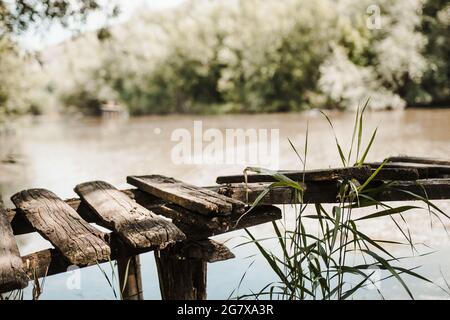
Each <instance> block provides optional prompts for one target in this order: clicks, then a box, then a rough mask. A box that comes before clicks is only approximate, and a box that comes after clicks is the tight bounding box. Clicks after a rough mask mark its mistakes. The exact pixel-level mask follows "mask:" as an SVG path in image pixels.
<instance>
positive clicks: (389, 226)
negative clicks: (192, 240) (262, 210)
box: [0, 109, 450, 299]
mask: <svg viewBox="0 0 450 320" xmlns="http://www.w3.org/2000/svg"><path fill="white" fill-rule="evenodd" d="M330 118H331V119H332V121H333V124H334V127H335V131H336V135H337V137H338V138H339V139H340V141H341V142H342V143H343V145H344V146H346V143H345V142H349V141H350V137H351V134H352V128H353V122H354V114H352V113H341V112H331V113H330ZM195 121H197V122H195ZM198 121H201V122H198ZM200 123H201V126H202V128H201V130H202V132H203V133H206V131H207V130H208V129H210V128H215V129H218V131H217V130H216V131H215V133H217V132H222V133H224V134H225V132H226V130H227V129H245V130H247V129H250V130H254V129H257V130H259V129H263V130H264V129H267V130H269V132H272V131H270V129H275V130H277V129H278V130H279V131H277V134H278V136H279V142H278V143H279V147H278V148H276V149H275V150H271V151H270V152H269V155H268V156H267V157H265V158H264V159H262V158H261V159H259V160H260V161H266V160H268V157H269V158H270V160H271V161H272V160H273V161H272V162H271V163H270V164H272V165H273V164H276V167H278V168H280V169H300V168H301V164H300V162H299V160H298V158H297V156H296V154H295V152H294V151H293V150H292V148H291V147H290V145H289V143H288V140H287V138H290V139H291V141H292V142H293V143H294V144H295V145H296V146H297V147H298V148H299V149H300V150H303V144H304V141H305V135H306V127H307V123H308V128H309V130H308V156H307V168H308V169H315V168H327V167H336V166H339V165H341V164H340V158H339V155H338V151H337V149H336V146H335V140H334V136H333V134H332V131H331V129H330V127H329V125H328V123H327V122H326V120H325V119H324V117H323V116H322V115H321V114H320V113H317V112H304V113H292V114H261V115H219V116H217V115H216V116H181V115H172V116H149V117H140V118H109V119H101V118H77V117H74V118H24V119H18V120H16V121H12V122H10V123H8V124H7V128H8V130H7V132H3V133H2V134H1V135H0V143H1V144H0V159H3V160H4V161H3V162H2V163H1V164H0V172H1V175H0V193H1V194H2V195H3V199H4V201H5V203H6V205H7V206H12V204H11V202H10V201H9V198H10V196H11V195H13V194H14V193H15V192H17V191H20V190H22V189H26V188H32V187H40V188H47V189H49V190H52V191H53V192H55V193H56V194H57V195H59V196H60V197H61V198H70V197H74V196H75V193H74V192H73V187H74V186H75V185H76V184H78V183H81V182H84V181H89V180H105V181H108V182H110V183H112V184H113V185H115V186H116V187H118V188H127V187H129V185H127V184H126V181H125V177H126V176H127V175H132V174H152V173H159V174H162V175H168V176H172V177H176V178H178V179H180V180H183V181H186V182H189V183H192V184H196V185H212V184H214V182H215V178H216V177H217V176H218V175H224V174H237V173H241V172H242V170H243V168H244V166H245V164H244V163H224V162H221V161H217V162H216V163H204V162H203V163H200V162H199V163H179V162H180V161H174V155H173V149H174V147H175V146H176V145H177V143H178V142H177V141H173V139H172V138H173V134H174V132H182V133H183V132H184V133H186V132H190V133H191V134H192V136H191V139H192V143H193V144H195V141H196V140H199V139H200V140H201V139H202V138H204V137H198V136H196V135H195V132H194V131H195V130H196V129H195V128H194V127H195V125H197V126H198V124H200ZM377 126H378V127H379V129H378V134H377V138H376V140H375V142H374V145H373V147H372V149H371V151H370V152H369V154H368V157H367V160H372V161H381V160H383V159H384V158H386V157H387V156H390V155H399V154H406V155H415V156H427V157H437V158H444V159H449V158H450V109H433V110H422V109H407V110H405V111H386V112H375V113H367V114H366V116H365V121H364V129H365V139H364V142H365V144H366V143H367V141H368V140H369V138H370V134H371V132H372V131H373V130H374V129H375V127H377ZM180 129H181V130H183V129H187V130H183V131H180ZM197 129H198V128H197ZM177 130H178V131H177ZM258 132H260V131H258ZM347 144H348V143H347ZM236 147H237V148H238V149H239V148H243V147H244V146H239V145H238V146H236ZM199 150H200V151H201V150H204V149H201V148H200V149H195V148H194V151H193V156H194V158H195V157H197V156H198V154H196V153H198V151H199ZM224 152H228V149H227V150H224ZM5 159H6V160H5ZM219 160H220V159H219ZM270 164H269V165H270ZM436 204H437V205H438V206H439V207H440V208H442V209H443V210H444V211H445V212H447V213H450V201H436ZM287 211H289V209H288V210H287ZM286 214H287V217H289V213H286ZM408 215H409V216H408V226H409V229H410V231H411V233H412V234H413V237H414V240H415V241H416V242H417V243H423V244H424V245H427V246H429V247H430V248H432V249H426V247H425V246H421V247H422V248H424V250H423V252H429V251H434V253H432V254H430V255H427V256H425V257H415V258H413V259H408V260H406V262H405V265H406V266H420V268H419V269H418V270H416V271H418V272H419V273H421V274H423V275H425V276H426V277H428V278H430V279H431V280H433V281H434V282H435V283H437V284H439V285H441V286H445V280H444V278H445V279H447V280H448V281H450V238H449V236H448V235H447V233H446V232H445V230H444V228H443V227H442V226H440V225H439V223H436V221H435V223H433V225H431V224H430V221H429V217H428V214H426V213H425V212H424V211H417V212H412V213H408ZM444 224H445V226H446V227H447V228H448V227H450V221H444ZM364 228H365V229H366V230H368V232H369V233H370V234H371V235H372V236H374V237H376V238H379V239H382V238H389V239H392V240H399V239H400V240H401V234H399V232H398V231H396V229H395V226H394V225H393V223H392V222H391V221H390V220H388V219H386V220H383V219H382V220H380V221H379V222H377V223H376V224H375V225H370V224H367V225H365V226H364ZM252 230H253V232H254V233H255V234H256V235H257V236H259V237H265V236H268V235H271V234H272V233H271V226H270V224H266V225H262V226H257V227H254V228H252ZM242 236H243V233H242V232H241V231H237V232H233V233H230V234H226V235H222V236H218V237H216V238H217V240H220V241H227V245H228V246H229V247H230V248H232V249H233V248H234V247H235V246H236V245H237V244H239V243H240V242H242V241H243V238H242ZM18 241H19V244H20V251H21V253H22V254H27V253H30V252H33V251H36V250H40V249H43V248H47V247H49V244H48V242H46V241H45V240H43V239H42V238H41V237H40V236H38V235H32V236H30V235H26V236H19V237H18ZM269 246H270V244H269ZM390 250H392V251H393V252H394V253H395V254H397V255H411V251H410V250H409V249H408V248H407V247H400V248H399V247H392V248H390ZM233 252H234V253H235V255H236V258H235V259H233V260H229V261H225V262H218V263H214V264H210V265H209V267H208V268H209V269H208V297H209V298H210V299H215V298H217V299H219V298H227V297H228V296H229V295H230V294H231V293H232V291H233V290H234V289H235V288H236V287H237V285H238V283H239V281H240V279H241V277H242V275H243V274H244V272H245V271H246V270H247V268H248V266H249V265H250V264H251V262H252V261H253V260H254V259H256V262H255V263H254V264H253V265H252V266H251V267H250V269H249V270H248V272H247V274H246V277H245V278H244V281H243V283H242V285H241V287H240V289H239V293H240V294H244V293H249V292H250V290H253V291H255V290H259V289H261V288H262V287H263V286H264V285H265V284H267V283H269V282H271V281H273V280H274V276H273V274H272V273H271V272H270V271H269V268H268V266H267V265H266V264H265V263H264V261H263V260H261V258H259V257H256V258H255V257H252V256H253V254H254V253H256V250H255V248H254V247H253V246H251V245H247V246H240V247H237V248H234V249H233ZM141 262H142V270H143V284H144V294H145V298H146V299H159V298H160V295H159V291H158V280H157V275H156V268H155V265H154V259H153V254H152V253H147V254H143V255H141ZM101 268H102V269H104V271H105V272H106V273H108V274H110V276H111V266H110V265H108V264H103V265H102V266H101ZM73 275H74V274H73V273H66V274H60V275H56V276H52V277H48V278H47V279H45V284H44V291H43V294H42V296H41V299H54V298H56V299H114V298H115V296H114V292H113V290H112V288H111V287H110V286H109V285H108V283H107V281H106V279H105V277H104V276H103V275H102V272H101V271H100V269H99V267H97V266H94V267H90V268H86V269H83V270H82V271H81V273H80V278H79V279H80V282H79V283H78V282H77V281H75V282H74V281H73ZM75 275H78V274H75ZM71 277H72V278H71ZM77 279H78V278H77ZM405 279H406V281H407V283H408V284H409V285H410V288H411V289H412V291H413V293H414V294H415V297H416V298H419V299H448V298H449V297H450V296H449V295H448V294H446V293H445V292H444V291H443V290H441V289H440V288H438V287H437V286H436V285H433V284H430V283H426V282H423V281H418V280H415V279H413V278H411V277H405ZM78 284H79V285H78ZM382 292H383V294H384V296H385V298H399V299H403V298H407V297H408V296H407V294H406V292H405V291H404V290H403V289H402V287H401V285H400V284H399V283H398V282H396V281H395V280H391V279H390V280H387V281H385V282H383V283H382ZM30 294H31V286H29V287H28V288H27V289H26V290H25V298H29V297H30ZM356 297H357V298H361V299H370V298H379V296H378V295H377V292H376V290H364V291H361V292H360V293H359V294H358V295H357V296H356Z"/></svg>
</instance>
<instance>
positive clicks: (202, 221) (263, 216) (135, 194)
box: [7, 186, 281, 255]
mask: <svg viewBox="0 0 450 320" xmlns="http://www.w3.org/2000/svg"><path fill="white" fill-rule="evenodd" d="M207 188H210V189H211V190H212V191H214V192H218V191H219V188H218V187H217V186H215V187H207ZM121 192H123V193H124V194H126V195H127V196H128V197H130V198H132V199H134V200H135V201H136V202H137V203H138V204H140V205H142V206H143V207H145V208H147V209H149V210H150V211H152V212H154V213H156V214H158V215H162V216H165V217H167V218H170V219H173V222H174V224H175V225H176V226H177V227H178V228H180V229H181V231H182V232H184V233H185V235H186V237H187V238H188V239H197V240H199V239H205V238H208V237H209V236H213V235H217V234H222V233H225V232H229V231H233V230H237V229H241V228H248V227H252V226H254V225H258V224H263V223H267V222H271V221H274V220H277V219H280V218H281V210H280V209H279V208H277V207H274V206H269V205H258V206H257V207H256V208H254V209H252V210H251V211H250V212H249V213H247V214H245V215H244V216H242V214H231V215H227V216H205V215H202V214H198V213H193V212H191V211H189V210H186V209H184V208H181V207H180V206H176V205H174V204H169V203H167V202H166V201H164V200H161V199H159V198H156V197H154V196H152V195H149V194H148V193H145V192H143V191H141V190H139V189H129V190H122V191H121ZM225 193H226V192H225ZM66 203H67V204H68V205H69V206H70V207H71V208H73V209H74V210H75V211H77V213H78V214H79V215H80V216H81V217H82V218H83V219H84V220H85V221H87V222H90V223H96V224H98V225H102V224H103V225H104V223H103V222H102V221H101V220H100V219H99V217H98V215H97V214H95V213H94V212H93V211H92V209H91V208H89V206H88V205H87V204H86V203H85V202H82V201H80V199H68V200H66ZM7 212H8V214H7V215H8V219H9V220H10V221H11V226H12V228H13V230H14V234H26V233H30V232H35V230H34V228H33V226H32V225H31V224H30V223H29V222H28V221H27V220H26V219H22V218H19V217H22V215H21V214H18V212H17V209H8V210H7ZM241 216H242V218H241ZM238 221H239V224H237V222H238ZM105 227H106V225H105ZM113 235H114V234H113ZM134 251H137V252H138V253H142V252H147V251H149V250H146V249H144V250H134ZM112 255H114V252H112Z"/></svg>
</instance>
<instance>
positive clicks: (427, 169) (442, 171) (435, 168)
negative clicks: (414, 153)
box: [367, 162, 450, 179]
mask: <svg viewBox="0 0 450 320" xmlns="http://www.w3.org/2000/svg"><path fill="white" fill-rule="evenodd" d="M367 165H369V166H371V167H373V168H377V167H379V166H380V165H381V162H371V163H367ZM383 168H386V169H389V168H397V169H398V168H402V169H415V170H417V172H418V174H419V179H432V178H446V177H448V176H449V175H450V166H446V165H439V164H423V163H403V162H388V163H386V164H385V165H384V167H383Z"/></svg>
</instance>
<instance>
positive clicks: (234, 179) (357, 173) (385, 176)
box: [216, 166, 419, 184]
mask: <svg viewBox="0 0 450 320" xmlns="http://www.w3.org/2000/svg"><path fill="white" fill-rule="evenodd" d="M277 172H278V173H281V174H283V175H284V176H286V177H288V178H289V179H291V180H294V181H305V182H309V181H333V180H349V179H356V180H358V181H366V180H367V179H368V178H369V177H370V176H371V175H372V174H373V173H374V172H375V169H371V168H370V166H362V167H347V168H337V169H325V170H306V171H288V170H280V171H277ZM375 179H376V180H417V179H419V173H418V172H417V170H416V169H414V168H389V169H381V170H380V171H379V172H378V174H377V176H376V177H375ZM276 181H278V180H277V179H276V178H275V177H273V176H272V175H268V174H249V175H247V182H248V183H258V182H276ZM216 182H217V183H218V184H224V183H241V182H246V181H245V176H244V175H232V176H221V177H218V178H217V180H216Z"/></svg>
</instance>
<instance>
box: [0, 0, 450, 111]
mask: <svg viewBox="0 0 450 320" xmlns="http://www.w3.org/2000/svg"><path fill="white" fill-rule="evenodd" d="M371 4H372V1H369V0H364V1H359V0H358V1H356V0H345V1H344V0H339V1H331V0H320V1H314V2H310V1H303V0H300V1H299V0H288V1H283V2H280V1H275V0H269V1H264V2H260V1H255V0H248V1H242V0H234V1H216V2H209V1H204V0H197V1H186V2H185V3H184V4H182V5H180V6H179V7H176V8H172V9H167V10H163V11H145V10H141V11H140V12H139V13H137V15H136V16H135V17H133V18H132V19H130V20H129V21H126V22H124V23H121V24H117V25H114V26H111V27H109V28H101V29H99V30H97V31H91V32H86V33H81V34H79V35H77V36H74V37H73V38H72V39H71V40H68V41H65V42H63V43H60V44H58V45H55V46H51V47H48V48H45V49H43V50H41V51H39V52H31V53H30V52H29V53H26V52H25V51H24V49H22V48H21V47H19V45H18V43H17V42H15V41H14V40H12V39H14V37H12V36H8V35H7V34H6V35H5V34H2V35H1V36H0V76H1V77H2V82H1V83H0V117H1V115H2V114H3V115H5V114H7V115H11V114H18V115H21V114H35V115H38V114H49V113H50V114H51V113H63V114H64V113H71V112H81V113H82V114H84V115H99V114H100V113H101V106H102V104H104V103H105V102H107V101H112V102H114V103H117V104H120V105H123V106H124V107H125V109H126V111H127V112H128V113H129V114H130V115H132V116H135V115H147V114H171V113H175V114H220V113H249V114H251V113H271V112H292V111H294V112H295V111H302V110H308V109H316V108H320V109H339V110H355V109H356V106H357V104H358V102H359V101H361V100H364V99H365V98H366V97H371V109H372V110H386V109H387V110H389V109H403V108H405V107H406V106H409V105H414V106H421V107H425V106H426V107H431V106H434V105H436V106H438V105H439V106H442V105H446V106H448V105H450V88H449V86H448V83H449V70H450V62H449V61H448V58H447V57H448V56H449V54H450V52H449V50H450V49H449V48H448V46H447V45H446V43H447V39H448V37H449V31H448V30H449V21H450V19H448V17H449V15H450V5H449V4H448V3H447V2H445V1H440V0H426V1H423V2H422V1H419V0H413V1H409V0H400V1H395V2H392V1H387V0H380V1H378V2H377V6H378V7H379V8H380V10H381V11H380V14H381V16H380V17H381V20H380V21H381V23H380V24H379V25H378V24H377V20H376V19H377V17H376V16H374V13H370V12H367V8H368V6H369V5H371ZM330 106H332V107H330Z"/></svg>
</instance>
